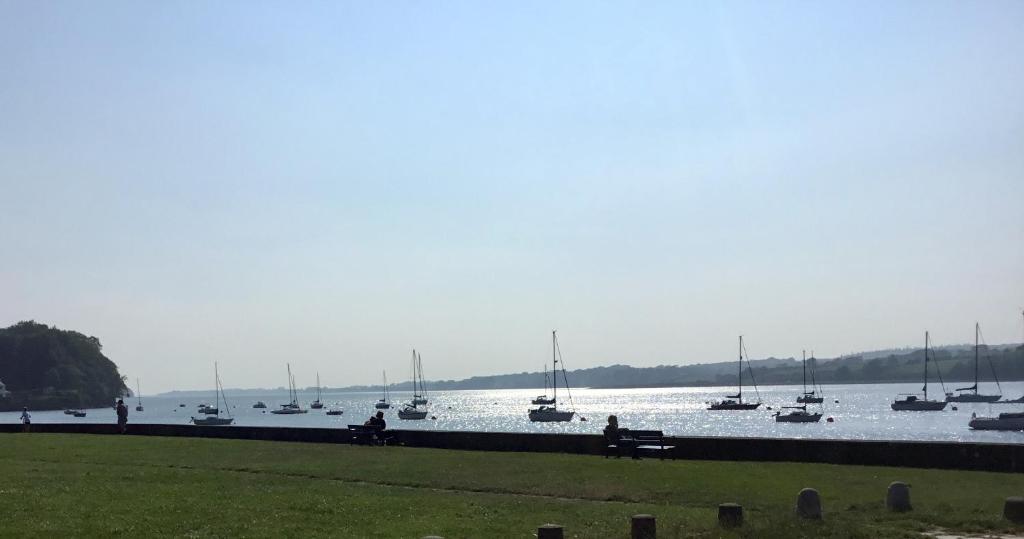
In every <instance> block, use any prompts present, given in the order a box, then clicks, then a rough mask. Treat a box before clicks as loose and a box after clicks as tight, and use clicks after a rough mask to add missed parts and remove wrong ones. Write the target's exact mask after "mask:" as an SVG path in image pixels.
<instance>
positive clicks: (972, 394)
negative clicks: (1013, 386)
mask: <svg viewBox="0 0 1024 539" xmlns="http://www.w3.org/2000/svg"><path fill="white" fill-rule="evenodd" d="M980 334H981V324H979V323H977V322H975V323H974V385H973V386H971V387H960V388H957V389H956V391H957V392H959V394H958V395H954V394H952V393H946V402H996V401H997V400H999V399H1001V398H1003V395H1002V393H1003V388H1002V386H1000V385H999V378H996V368H995V366H994V365H992V360H991V359H989V362H988V365H989V367H991V368H992V377H993V378H995V380H996V387H997V388H999V395H982V394H981V393H978V348H979V347H980V344H979V338H978V337H979V335H980ZM965 391H966V392H968V393H964V392H965Z"/></svg>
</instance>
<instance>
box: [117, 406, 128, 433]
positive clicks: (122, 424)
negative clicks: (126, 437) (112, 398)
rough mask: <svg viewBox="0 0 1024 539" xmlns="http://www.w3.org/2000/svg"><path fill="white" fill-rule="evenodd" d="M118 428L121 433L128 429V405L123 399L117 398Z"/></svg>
mask: <svg viewBox="0 0 1024 539" xmlns="http://www.w3.org/2000/svg"><path fill="white" fill-rule="evenodd" d="M117 429H118V430H119V431H120V432H121V434H124V433H125V431H127V430H128V407H127V406H125V405H124V400H123V399H117Z"/></svg>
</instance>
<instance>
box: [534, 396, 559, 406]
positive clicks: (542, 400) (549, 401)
mask: <svg viewBox="0 0 1024 539" xmlns="http://www.w3.org/2000/svg"><path fill="white" fill-rule="evenodd" d="M554 403H555V399H549V398H547V397H537V398H536V399H533V400H532V401H530V404H537V405H541V404H544V405H548V406H550V405H552V404H554Z"/></svg>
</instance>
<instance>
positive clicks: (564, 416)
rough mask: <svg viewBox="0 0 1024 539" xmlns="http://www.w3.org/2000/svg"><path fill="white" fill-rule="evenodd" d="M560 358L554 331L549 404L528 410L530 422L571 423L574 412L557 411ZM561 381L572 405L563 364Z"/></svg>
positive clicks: (563, 363) (560, 353)
mask: <svg viewBox="0 0 1024 539" xmlns="http://www.w3.org/2000/svg"><path fill="white" fill-rule="evenodd" d="M561 357H562V351H561V349H559V347H558V336H557V334H556V332H555V331H552V332H551V358H552V364H551V373H552V375H551V376H552V381H551V404H544V405H541V406H540V407H538V408H531V409H530V410H529V417H530V421H534V422H542V423H554V422H565V421H572V418H573V416H575V415H576V410H575V409H574V410H559V409H558V402H557V401H558V361H559V359H560V358H561ZM562 380H563V381H565V391H566V393H567V394H568V395H569V404H570V405H572V393H569V378H568V377H567V376H566V374H565V362H562Z"/></svg>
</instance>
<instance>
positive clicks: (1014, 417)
mask: <svg viewBox="0 0 1024 539" xmlns="http://www.w3.org/2000/svg"><path fill="white" fill-rule="evenodd" d="M967 425H968V426H969V427H971V428H972V429H974V430H1017V431H1019V430H1024V414H999V417H976V418H974V419H972V420H971V422H970V423H968V424H967Z"/></svg>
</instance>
